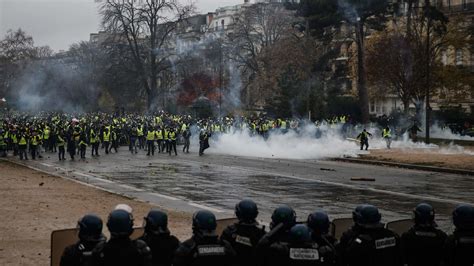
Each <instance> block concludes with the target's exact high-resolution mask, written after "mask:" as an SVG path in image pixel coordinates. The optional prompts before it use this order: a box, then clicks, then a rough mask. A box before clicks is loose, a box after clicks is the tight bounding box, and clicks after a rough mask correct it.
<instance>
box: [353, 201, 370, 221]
mask: <svg viewBox="0 0 474 266" xmlns="http://www.w3.org/2000/svg"><path fill="white" fill-rule="evenodd" d="M366 205H367V204H361V205H358V206H357V207H355V209H354V211H352V221H354V223H355V224H357V218H358V213H360V211H361V210H362V208H364V207H365V206H366Z"/></svg>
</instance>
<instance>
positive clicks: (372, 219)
mask: <svg viewBox="0 0 474 266" xmlns="http://www.w3.org/2000/svg"><path fill="white" fill-rule="evenodd" d="M353 215H354V216H355V218H356V221H355V222H356V224H358V225H361V226H365V227H367V226H377V225H380V220H381V219H382V215H381V214H380V212H379V209H378V208H377V207H375V206H373V205H369V204H367V205H363V206H361V207H360V208H356V210H355V211H354V213H353Z"/></svg>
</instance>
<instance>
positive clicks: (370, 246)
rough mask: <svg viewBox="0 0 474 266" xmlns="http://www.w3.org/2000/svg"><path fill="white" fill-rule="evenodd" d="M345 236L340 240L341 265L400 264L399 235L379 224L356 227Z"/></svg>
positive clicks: (374, 265)
mask: <svg viewBox="0 0 474 266" xmlns="http://www.w3.org/2000/svg"><path fill="white" fill-rule="evenodd" d="M345 237H348V239H344V240H341V245H343V246H342V247H340V250H341V252H342V254H341V255H342V259H343V265H347V266H381V265H384V266H399V265H402V261H401V252H400V240H399V237H398V236H397V235H396V234H395V233H393V232H392V231H390V230H388V229H385V228H383V227H382V226H381V225H380V226H376V227H371V228H365V227H362V226H361V227H357V229H356V230H351V232H349V233H348V234H346V235H345ZM343 241H344V242H343Z"/></svg>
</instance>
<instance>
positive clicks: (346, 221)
mask: <svg viewBox="0 0 474 266" xmlns="http://www.w3.org/2000/svg"><path fill="white" fill-rule="evenodd" d="M353 224H354V221H353V220H352V218H337V219H334V220H332V222H331V226H330V228H329V232H331V234H332V236H334V237H335V238H336V239H338V240H339V239H340V238H341V236H342V233H344V232H345V231H347V230H348V229H350V228H351V227H352V225H353Z"/></svg>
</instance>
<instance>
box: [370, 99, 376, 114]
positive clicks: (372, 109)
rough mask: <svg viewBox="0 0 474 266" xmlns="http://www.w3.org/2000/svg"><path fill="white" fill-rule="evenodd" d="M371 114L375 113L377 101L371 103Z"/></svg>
mask: <svg viewBox="0 0 474 266" xmlns="http://www.w3.org/2000/svg"><path fill="white" fill-rule="evenodd" d="M370 112H371V113H375V101H372V102H370Z"/></svg>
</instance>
